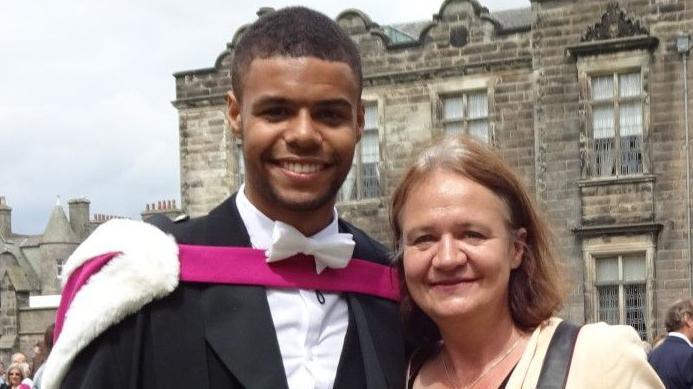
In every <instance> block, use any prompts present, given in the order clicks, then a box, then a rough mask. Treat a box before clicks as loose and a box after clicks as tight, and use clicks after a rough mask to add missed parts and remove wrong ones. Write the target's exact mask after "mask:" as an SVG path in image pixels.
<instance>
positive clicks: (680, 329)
mask: <svg viewBox="0 0 693 389" xmlns="http://www.w3.org/2000/svg"><path fill="white" fill-rule="evenodd" d="M664 327H665V329H666V330H667V331H668V334H667V336H666V338H664V341H663V342H662V344H661V345H659V346H658V347H655V348H654V349H653V350H652V352H650V354H649V356H648V358H647V359H648V361H649V362H650V364H651V365H652V367H654V369H655V371H656V372H657V374H658V375H659V378H661V379H662V381H663V382H664V385H665V386H666V387H667V389H691V388H693V343H692V342H693V299H692V298H687V299H683V300H679V301H677V302H675V303H674V304H673V305H672V306H671V307H670V308H669V310H668V311H667V315H666V319H665V321H664Z"/></svg>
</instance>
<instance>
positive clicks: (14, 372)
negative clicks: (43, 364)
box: [7, 367, 22, 386]
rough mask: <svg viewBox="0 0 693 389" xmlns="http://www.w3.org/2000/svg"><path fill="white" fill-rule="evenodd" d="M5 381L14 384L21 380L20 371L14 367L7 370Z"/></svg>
mask: <svg viewBox="0 0 693 389" xmlns="http://www.w3.org/2000/svg"><path fill="white" fill-rule="evenodd" d="M7 381H8V382H9V384H10V385H12V386H16V385H19V384H20V383H21V382H22V373H21V372H20V371H19V369H17V368H16V367H15V368H14V369H10V370H9V371H8V372H7Z"/></svg>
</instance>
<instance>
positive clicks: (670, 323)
mask: <svg viewBox="0 0 693 389" xmlns="http://www.w3.org/2000/svg"><path fill="white" fill-rule="evenodd" d="M691 317H693V298H688V299H683V300H678V301H677V302H675V303H674V305H672V306H671V307H670V308H669V310H668V311H667V316H666V319H665V320H664V328H665V329H666V330H667V332H672V331H678V330H680V329H681V328H683V325H684V324H685V323H686V319H688V318H691Z"/></svg>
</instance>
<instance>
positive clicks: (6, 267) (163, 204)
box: [0, 196, 181, 364]
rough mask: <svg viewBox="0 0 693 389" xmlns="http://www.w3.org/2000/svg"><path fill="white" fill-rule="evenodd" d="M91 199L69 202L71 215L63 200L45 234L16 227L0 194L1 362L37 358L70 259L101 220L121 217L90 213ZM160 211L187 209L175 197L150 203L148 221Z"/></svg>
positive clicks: (170, 213)
mask: <svg viewBox="0 0 693 389" xmlns="http://www.w3.org/2000/svg"><path fill="white" fill-rule="evenodd" d="M89 204H90V203H89V200H87V199H83V198H80V199H74V200H70V201H69V202H68V213H69V219H68V216H67V215H66V214H65V211H64V209H63V207H62V205H61V204H60V201H58V202H57V204H56V205H55V207H54V208H53V210H52V211H51V214H50V215H49V218H48V222H47V223H46V228H45V229H44V231H43V233H42V234H40V235H26V234H19V233H16V232H14V231H13V230H12V208H10V207H9V206H8V205H7V203H6V201H5V198H4V197H2V196H0V361H4V362H5V363H6V364H7V363H8V361H9V360H10V356H11V354H12V353H14V352H16V351H22V352H24V353H25V354H26V355H27V356H29V357H31V355H32V352H31V350H32V347H33V346H34V345H35V344H37V343H38V342H41V341H42V340H43V333H44V331H45V330H46V327H48V325H49V324H50V323H53V322H54V320H55V312H56V308H57V306H58V303H59V299H60V296H59V294H60V273H61V269H62V265H63V263H64V261H65V260H66V259H67V258H68V257H69V256H70V255H71V254H72V252H73V251H74V250H75V249H76V248H77V246H78V245H79V243H81V242H82V241H83V240H84V239H86V238H87V237H88V236H89V234H91V233H92V231H94V229H96V227H98V226H99V225H100V224H102V223H104V222H106V221H108V220H111V219H113V218H115V217H116V216H112V215H104V214H94V215H91V214H90V210H89ZM155 213H161V214H164V215H166V216H169V217H175V216H177V215H179V214H180V213H181V211H180V210H179V209H177V208H176V206H175V202H174V201H172V200H168V201H159V202H158V203H156V204H152V205H151V206H150V205H147V207H146V210H145V211H144V212H143V214H142V215H143V219H144V218H146V216H150V215H152V214H155Z"/></svg>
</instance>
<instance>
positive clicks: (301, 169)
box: [282, 162, 320, 173]
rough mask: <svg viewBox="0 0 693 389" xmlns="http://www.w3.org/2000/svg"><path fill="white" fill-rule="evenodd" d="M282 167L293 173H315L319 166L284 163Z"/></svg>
mask: <svg viewBox="0 0 693 389" xmlns="http://www.w3.org/2000/svg"><path fill="white" fill-rule="evenodd" d="M282 167H283V168H284V169H287V170H290V171H292V172H294V173H315V172H317V171H318V170H320V165H317V164H312V163H310V164H309V163H294V162H285V163H283V164H282Z"/></svg>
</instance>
